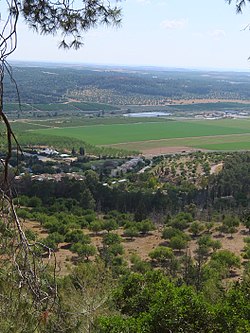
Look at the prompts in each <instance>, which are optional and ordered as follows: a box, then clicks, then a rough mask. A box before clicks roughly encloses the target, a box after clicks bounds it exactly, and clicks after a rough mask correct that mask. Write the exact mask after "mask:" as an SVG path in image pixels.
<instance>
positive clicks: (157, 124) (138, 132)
mask: <svg viewBox="0 0 250 333" xmlns="http://www.w3.org/2000/svg"><path fill="white" fill-rule="evenodd" d="M79 123H80V126H76V123H74V125H75V126H72V127H69V126H65V127H61V126H60V127H58V128H55V126H53V127H52V128H49V127H48V128H44V129H41V127H40V129H37V130H35V132H37V133H42V134H46V135H48V136H53V135H56V136H62V137H64V138H65V137H68V138H74V139H79V140H84V141H85V142H88V143H91V144H94V145H98V146H112V147H116V148H123V149H130V150H131V149H133V150H139V151H142V152H145V153H146V152H147V151H153V150H154V149H155V150H156V151H161V150H162V152H164V150H167V151H168V150H169V147H171V149H172V148H173V147H176V149H178V150H180V149H182V148H183V147H184V148H183V150H189V149H190V150H192V149H208V150H248V149H250V119H220V120H183V121H179V120H176V121H166V120H162V121H159V119H157V121H154V119H152V121H144V120H140V119H137V122H135V121H134V122H132V123H124V122H123V121H121V122H120V123H119V121H118V123H117V120H116V121H114V122H113V123H112V120H111V119H109V122H107V121H106V123H104V124H101V123H100V124H95V125H92V124H91V123H86V125H83V122H79ZM47 124H48V123H47ZM60 125H61V124H60ZM47 126H49V125H47Z"/></svg>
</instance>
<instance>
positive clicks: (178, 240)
mask: <svg viewBox="0 0 250 333" xmlns="http://www.w3.org/2000/svg"><path fill="white" fill-rule="evenodd" d="M187 243H188V242H187V240H186V239H185V238H183V237H181V236H175V237H172V238H171V239H170V241H169V247H171V248H172V249H174V250H178V251H179V252H181V250H184V249H186V247H187Z"/></svg>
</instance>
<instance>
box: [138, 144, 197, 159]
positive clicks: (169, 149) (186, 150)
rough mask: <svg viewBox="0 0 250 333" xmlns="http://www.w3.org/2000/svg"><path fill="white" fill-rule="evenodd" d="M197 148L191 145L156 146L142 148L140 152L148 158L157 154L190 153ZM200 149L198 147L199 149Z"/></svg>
mask: <svg viewBox="0 0 250 333" xmlns="http://www.w3.org/2000/svg"><path fill="white" fill-rule="evenodd" d="M197 150H198V149H195V148H191V147H181V146H178V147H164V146H163V147H157V148H150V149H142V154H143V155H144V156H145V157H146V158H150V157H153V156H157V155H165V154H176V153H192V152H195V151H197ZM199 150H200V149H199Z"/></svg>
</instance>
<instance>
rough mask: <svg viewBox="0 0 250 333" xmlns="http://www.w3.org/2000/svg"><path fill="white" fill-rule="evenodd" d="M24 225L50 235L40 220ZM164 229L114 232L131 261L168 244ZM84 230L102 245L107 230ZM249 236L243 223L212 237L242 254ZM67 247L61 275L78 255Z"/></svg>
mask: <svg viewBox="0 0 250 333" xmlns="http://www.w3.org/2000/svg"><path fill="white" fill-rule="evenodd" d="M24 225H25V228H28V229H31V230H32V231H34V232H35V233H37V234H38V236H39V238H44V237H46V236H47V235H48V234H47V232H46V231H45V230H43V229H42V228H41V226H40V224H39V222H36V221H27V222H25V223H24ZM162 230H163V227H162V226H161V227H159V228H158V229H157V230H154V231H152V232H150V233H149V234H148V235H145V236H139V237H136V238H133V239H132V240H130V239H128V238H125V237H124V236H123V229H122V228H119V229H118V230H116V231H114V232H115V233H117V234H119V235H120V236H121V237H122V239H123V240H122V245H123V246H124V250H125V258H126V260H128V261H129V260H130V258H131V255H132V254H137V255H138V256H140V257H141V259H143V260H146V261H149V260H150V259H149V256H148V254H149V252H151V251H152V250H153V249H154V248H156V247H157V246H164V245H165V246H167V242H166V241H165V240H164V239H162V237H161V235H162ZM83 231H84V233H86V234H89V235H90V237H91V241H92V244H93V245H95V246H96V247H97V248H98V247H100V246H101V245H102V235H103V234H104V233H105V232H102V233H100V234H98V235H95V234H93V233H91V232H90V231H89V230H87V229H86V230H83ZM247 236H249V234H248V232H247V229H246V228H245V227H244V226H243V225H240V227H239V228H238V230H237V232H236V233H235V234H233V237H230V235H225V234H223V235H221V234H219V233H218V232H217V231H216V230H213V232H212V238H214V239H217V240H219V241H220V242H221V243H222V249H227V250H230V251H232V252H234V253H235V254H237V255H238V256H241V255H242V252H243V248H244V238H245V237H247ZM196 241H197V238H192V240H191V241H190V242H189V246H188V249H187V251H188V253H190V255H191V256H194V255H195V250H196V247H197V244H196ZM67 247H68V244H67V243H60V244H59V250H58V251H56V252H55V256H56V263H57V272H58V274H60V275H65V274H68V273H69V271H70V269H71V268H72V267H73V265H74V261H75V259H76V258H77V256H76V255H75V254H73V253H72V252H71V251H70V250H69V249H68V248H67ZM242 261H243V260H242Z"/></svg>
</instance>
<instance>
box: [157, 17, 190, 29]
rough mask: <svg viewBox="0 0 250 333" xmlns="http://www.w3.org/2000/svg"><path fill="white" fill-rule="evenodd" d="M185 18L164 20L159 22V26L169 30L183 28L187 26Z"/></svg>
mask: <svg viewBox="0 0 250 333" xmlns="http://www.w3.org/2000/svg"><path fill="white" fill-rule="evenodd" d="M187 24H188V20H187V19H179V20H165V21H163V22H161V27H162V28H164V29H169V30H176V29H183V28H185V27H186V26H187Z"/></svg>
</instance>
